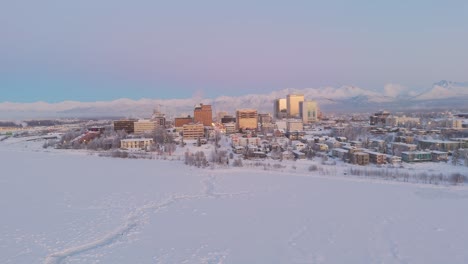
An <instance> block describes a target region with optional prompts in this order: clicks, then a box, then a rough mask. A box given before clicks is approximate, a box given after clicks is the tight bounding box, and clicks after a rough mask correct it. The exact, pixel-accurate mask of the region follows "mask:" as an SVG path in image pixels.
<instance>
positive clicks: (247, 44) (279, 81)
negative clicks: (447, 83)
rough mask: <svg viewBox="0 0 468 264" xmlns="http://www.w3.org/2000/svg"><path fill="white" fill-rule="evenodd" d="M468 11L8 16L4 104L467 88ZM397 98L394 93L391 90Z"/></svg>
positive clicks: (348, 5) (30, 6)
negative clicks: (439, 85) (442, 84)
mask: <svg viewBox="0 0 468 264" xmlns="http://www.w3.org/2000/svg"><path fill="white" fill-rule="evenodd" d="M467 11H468V3H466V2H464V1H451V2H450V3H447V2H436V1H412V2H411V3H408V2H404V1H396V2H392V3H374V2H371V1H359V2H355V1H353V2H346V1H333V2H314V1H300V2H295V3H294V4H291V3H289V4H287V3H280V2H272V1H268V2H267V1H256V2H255V3H252V2H247V1H237V2H235V3H220V2H216V1H206V2H196V3H194V2H193V3H192V2H186V3H184V4H180V3H163V2H151V1H143V2H140V3H138V4H136V3H129V2H124V1H122V2H120V1H110V0H104V1H99V2H91V1H79V2H58V1H57V2H56V1H41V2H40V3H39V2H33V1H30V2H29V3H27V4H25V3H24V2H22V3H19V2H9V3H2V4H0V21H1V22H2V23H0V36H1V38H2V41H1V42H0V58H2V59H1V60H0V90H1V91H2V93H1V94H0V102H6V101H10V102H36V101H45V102H60V101H66V100H73V101H85V102H93V101H110V100H115V99H119V98H130V99H140V98H162V99H169V98H191V97H209V98H215V97H219V96H223V95H226V96H239V95H242V94H262V93H267V92H271V91H275V90H280V89H285V88H297V89H304V88H319V87H324V86H333V87H340V86H342V85H354V86H358V87H361V88H365V89H369V90H373V91H379V92H387V91H386V88H385V87H386V85H388V84H396V85H398V86H395V87H394V88H390V89H400V88H398V87H405V88H406V89H408V90H410V91H416V90H423V89H429V88H430V87H431V84H432V83H434V82H437V81H439V80H443V79H446V80H451V81H460V82H464V81H468V76H467V73H466V69H468V54H467V53H466V52H465V47H466V46H467V45H468V37H467V36H468V34H467V33H468V26H467V25H468V17H467V16H466V15H465V14H466V13H467ZM387 87H388V86H387Z"/></svg>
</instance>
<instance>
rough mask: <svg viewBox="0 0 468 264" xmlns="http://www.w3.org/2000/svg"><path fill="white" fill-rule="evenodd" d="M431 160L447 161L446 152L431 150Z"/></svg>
mask: <svg viewBox="0 0 468 264" xmlns="http://www.w3.org/2000/svg"><path fill="white" fill-rule="evenodd" d="M431 155H432V161H447V160H448V152H445V151H438V150H433V151H431Z"/></svg>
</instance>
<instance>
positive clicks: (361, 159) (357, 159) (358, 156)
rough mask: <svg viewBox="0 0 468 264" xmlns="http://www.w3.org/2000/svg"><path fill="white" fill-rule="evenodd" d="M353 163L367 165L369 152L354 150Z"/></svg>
mask: <svg viewBox="0 0 468 264" xmlns="http://www.w3.org/2000/svg"><path fill="white" fill-rule="evenodd" d="M352 160H353V163H354V164H358V165H367V164H369V154H367V153H364V152H355V153H353V159H352Z"/></svg>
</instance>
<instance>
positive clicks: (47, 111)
mask: <svg viewBox="0 0 468 264" xmlns="http://www.w3.org/2000/svg"><path fill="white" fill-rule="evenodd" d="M290 93H300V94H304V96H305V98H306V99H310V100H316V101H318V102H319V104H320V106H321V108H322V109H323V111H329V112H330V111H333V112H340V111H353V112H365V111H374V110H376V109H382V108H386V109H389V110H409V109H424V108H447V107H448V108H451V109H454V108H467V107H468V103H467V102H468V83H460V82H451V81H445V80H443V81H440V82H437V83H434V84H433V86H432V87H431V88H430V89H427V90H425V91H420V92H416V91H414V90H412V89H409V88H407V87H404V86H401V85H399V84H387V85H386V86H385V87H384V90H383V91H381V92H376V91H371V90H366V89H363V88H360V87H356V86H349V85H345V86H341V87H321V88H306V89H291V88H288V89H283V90H279V91H273V92H271V93H269V94H249V95H244V96H238V97H228V96H220V97H217V98H214V99H202V98H188V99H165V100H164V99H146V98H145V99H140V100H132V99H126V98H123V99H118V100H114V101H98V102H77V101H63V102H59V103H46V102H35V103H12V102H2V103H0V118H1V119H18V118H39V117H42V118H45V117H96V116H108V117H110V116H121V117H122V116H123V117H137V118H143V117H148V116H150V115H151V113H152V111H153V109H157V108H158V109H160V110H161V111H162V112H165V113H166V114H167V115H169V116H181V115H189V114H192V113H193V106H194V105H195V104H198V103H204V104H211V105H212V106H213V108H214V111H215V112H219V111H226V112H230V113H233V111H235V109H240V108H256V109H258V110H259V111H261V112H272V110H273V101H274V99H277V98H285V97H286V95H287V94H290Z"/></svg>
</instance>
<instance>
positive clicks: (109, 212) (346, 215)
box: [0, 139, 468, 264]
mask: <svg viewBox="0 0 468 264" xmlns="http://www.w3.org/2000/svg"><path fill="white" fill-rule="evenodd" d="M40 146H41V143H38V142H26V141H20V140H17V141H15V140H14V139H11V140H10V139H9V140H6V141H4V142H0V165H1V166H0V171H1V174H0V175H1V176H0V210H1V212H2V213H1V216H0V263H28V264H30V263H45V264H57V263H468V251H467V250H466V246H465V245H466V244H467V242H468V228H465V225H466V223H467V222H468V210H467V208H468V188H467V187H466V186H435V185H429V184H414V183H402V182H393V181H377V180H372V179H364V178H356V177H348V176H343V175H342V174H341V172H342V170H344V168H341V166H334V167H335V168H333V166H329V167H331V168H329V169H328V170H329V171H330V172H332V173H336V174H337V175H319V173H318V172H309V171H307V169H305V168H306V167H307V166H308V163H307V162H305V161H304V162H297V163H290V164H297V165H295V166H297V169H291V165H290V164H288V165H287V168H285V169H282V170H281V171H274V170H263V169H259V168H246V167H244V168H225V169H219V168H217V169H214V170H212V169H210V168H206V169H197V168H194V167H189V166H185V165H183V162H182V161H164V160H133V159H113V158H103V157H97V156H91V155H86V154H85V153H84V152H76V151H56V150H53V151H45V150H43V149H42V148H41V147H40ZM440 166H445V165H442V164H441V165H440ZM414 169H415V170H422V169H423V168H422V166H420V165H418V166H415V167H414ZM426 169H427V168H426ZM431 169H432V170H437V169H438V167H435V166H434V167H433V168H431ZM465 172H466V169H465ZM338 174H339V175H338Z"/></svg>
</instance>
